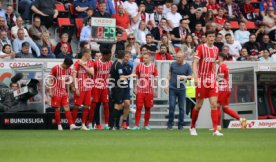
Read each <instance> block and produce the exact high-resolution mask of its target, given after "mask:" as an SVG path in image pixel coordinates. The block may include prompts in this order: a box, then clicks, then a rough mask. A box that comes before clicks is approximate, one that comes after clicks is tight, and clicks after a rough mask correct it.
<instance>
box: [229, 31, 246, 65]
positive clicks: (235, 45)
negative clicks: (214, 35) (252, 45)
mask: <svg viewBox="0 0 276 162" xmlns="http://www.w3.org/2000/svg"><path fill="white" fill-rule="evenodd" d="M225 39H226V42H225V45H227V46H229V48H230V51H229V54H230V55H231V56H232V57H233V58H234V60H236V59H237V58H238V57H239V56H240V50H241V49H242V46H241V44H240V42H238V41H235V40H234V38H233V37H232V35H231V34H230V33H227V34H226V35H225Z"/></svg>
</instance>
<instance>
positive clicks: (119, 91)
mask: <svg viewBox="0 0 276 162" xmlns="http://www.w3.org/2000/svg"><path fill="white" fill-rule="evenodd" d="M111 97H112V101H113V102H114V103H115V104H121V103H123V102H124V100H130V89H129V88H119V87H114V88H112V90H111Z"/></svg>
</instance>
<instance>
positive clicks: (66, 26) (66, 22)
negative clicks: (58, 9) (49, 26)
mask: <svg viewBox="0 0 276 162" xmlns="http://www.w3.org/2000/svg"><path fill="white" fill-rule="evenodd" d="M57 29H59V35H61V34H62V33H68V34H69V37H70V38H72V34H73V32H74V25H73V24H71V22H70V19H69V18H58V28H56V30H55V39H56V40H58V39H57ZM70 38H69V40H70Z"/></svg>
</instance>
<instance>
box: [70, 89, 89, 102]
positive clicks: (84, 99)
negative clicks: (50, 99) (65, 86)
mask: <svg viewBox="0 0 276 162" xmlns="http://www.w3.org/2000/svg"><path fill="white" fill-rule="evenodd" d="M74 104H75V105H90V104H91V90H90V91H84V92H80V96H79V97H78V96H77V95H76V93H74Z"/></svg>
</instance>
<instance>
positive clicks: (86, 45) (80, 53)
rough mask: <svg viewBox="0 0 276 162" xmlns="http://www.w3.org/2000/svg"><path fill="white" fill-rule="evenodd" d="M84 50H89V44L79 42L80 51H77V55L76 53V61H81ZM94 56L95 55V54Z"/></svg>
mask: <svg viewBox="0 0 276 162" xmlns="http://www.w3.org/2000/svg"><path fill="white" fill-rule="evenodd" d="M84 49H89V50H91V47H90V44H89V43H88V42H87V41H82V42H80V50H79V53H77V55H76V59H81V57H82V50H84ZM95 55H97V53H96V54H95Z"/></svg>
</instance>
